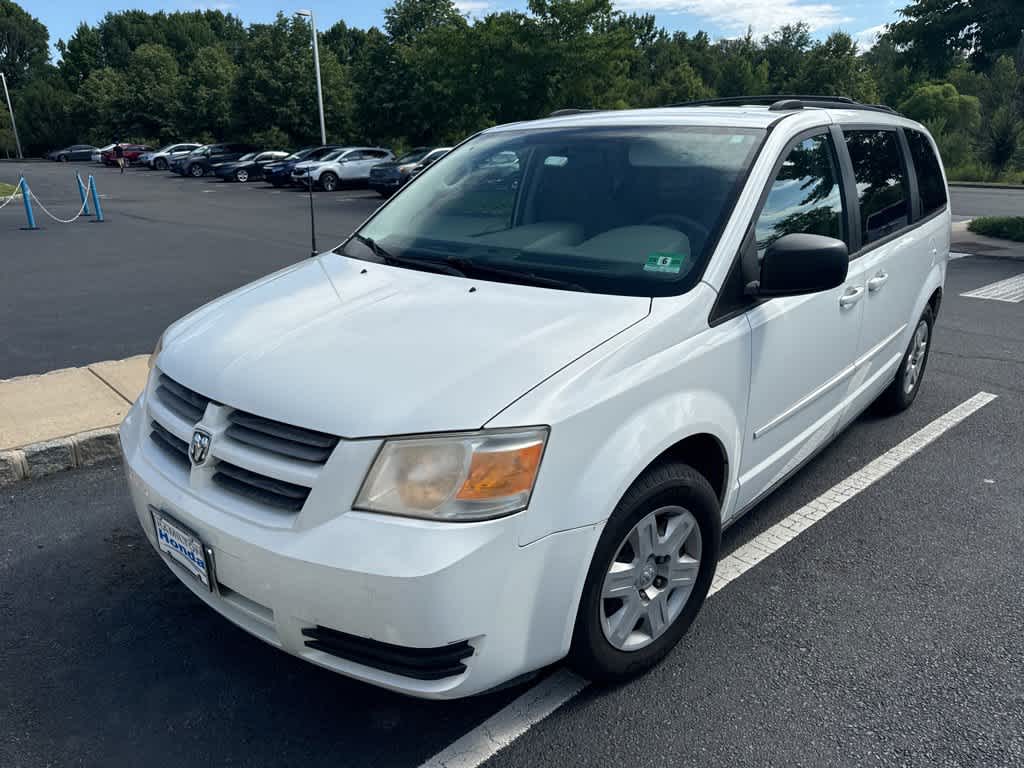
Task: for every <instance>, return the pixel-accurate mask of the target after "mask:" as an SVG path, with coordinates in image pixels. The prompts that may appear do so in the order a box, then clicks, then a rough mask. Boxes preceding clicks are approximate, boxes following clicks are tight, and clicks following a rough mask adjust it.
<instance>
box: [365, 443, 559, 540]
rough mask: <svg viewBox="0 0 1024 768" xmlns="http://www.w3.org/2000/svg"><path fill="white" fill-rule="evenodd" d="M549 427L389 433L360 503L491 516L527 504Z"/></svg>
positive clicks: (440, 516)
mask: <svg viewBox="0 0 1024 768" xmlns="http://www.w3.org/2000/svg"><path fill="white" fill-rule="evenodd" d="M547 437H548V430H547V427H540V428H531V429H516V430H501V431H499V430H486V431H482V432H472V433H463V434H453V435H441V436H438V437H418V438H408V439H396V440H388V441H386V442H385V443H384V445H383V447H382V448H381V450H380V453H379V454H377V459H376V461H374V463H373V466H372V467H371V468H370V472H369V474H367V476H366V480H365V481H364V482H363V487H362V489H361V490H360V491H359V497H358V498H357V499H356V503H355V508H356V509H361V510H365V511H367V512H383V513H386V514H390V515H404V516H407V517H424V518H428V519H432V520H453V521H468V520H487V519H490V518H493V517H501V516H503V515H510V514H512V513H513V512H519V511H521V510H523V509H526V505H527V504H529V502H530V494H531V493H532V492H533V485H534V483H535V482H536V480H537V470H538V469H539V468H540V460H541V456H542V455H543V454H544V444H545V443H546V442H547Z"/></svg>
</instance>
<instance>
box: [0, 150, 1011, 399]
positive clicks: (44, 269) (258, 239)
mask: <svg viewBox="0 0 1024 768" xmlns="http://www.w3.org/2000/svg"><path fill="white" fill-rule="evenodd" d="M22 170H24V173H25V176H26V178H28V180H29V182H30V184H31V185H32V189H33V191H34V192H35V194H36V195H37V196H38V197H39V199H40V200H42V201H43V203H44V204H45V205H46V206H47V207H48V208H50V210H51V211H52V212H53V213H54V214H55V215H57V216H59V217H60V218H70V217H71V216H72V215H74V213H75V212H76V211H77V210H78V208H79V205H80V203H79V198H78V193H77V187H76V186H75V180H74V172H75V170H78V171H80V172H82V173H83V174H87V173H94V174H95V177H96V182H97V186H98V189H99V192H100V193H101V194H102V195H104V196H105V197H104V198H103V200H102V203H103V207H104V213H105V215H106V218H107V222H106V223H104V224H92V223H90V222H89V220H88V219H80V220H79V221H77V222H75V223H74V224H57V223H54V222H53V221H51V220H49V219H47V218H46V216H45V215H44V214H43V213H42V212H39V211H37V214H36V215H37V218H38V220H39V224H40V225H41V226H42V227H43V229H42V230H40V231H37V232H24V231H21V229H19V228H20V227H22V226H24V223H25V215H24V212H23V210H22V208H21V205H20V203H16V204H14V205H8V206H7V207H6V208H4V209H2V210H0V379H3V378H10V377H12V376H21V375H25V374H31V373H44V372H46V371H51V370H54V369H57V368H64V367H68V366H77V365H85V364H89V363H94V362H97V361H99V360H113V359H121V358H124V357H128V356H131V355H138V354H144V353H148V352H150V351H151V350H152V349H153V345H154V343H155V342H156V339H157V337H158V336H159V335H160V333H161V332H162V331H163V329H164V328H166V327H167V326H168V325H169V324H170V323H171V322H173V321H174V320H176V319H177V318H179V317H181V316H182V315H184V314H186V313H187V312H189V311H191V310H192V309H195V308H196V307H198V306H200V305H202V304H204V303H205V302H207V301H209V300H210V299H212V298H214V297H216V296H219V295H221V294H223V293H225V292H227V291H229V290H232V289H234V288H237V287H239V286H241V285H244V284H245V283H248V282H250V281H252V280H254V279H256V278H258V277H261V276H263V275H265V274H267V273H269V272H272V271H274V270H275V269H279V268H281V267H284V266H287V265H288V264H292V263H294V262H295V261H298V260H299V259H302V258H304V257H305V256H307V255H308V254H309V252H310V224H309V203H308V198H307V195H306V194H305V192H304V191H302V190H300V189H296V188H285V189H281V190H275V189H273V188H271V187H270V186H269V185H267V184H264V183H263V182H251V183H249V184H234V183H225V182H221V181H219V180H211V179H200V180H196V179H187V178H184V177H181V176H176V175H174V174H171V173H166V172H155V171H147V170H143V169H137V168H132V169H129V170H128V171H127V172H126V173H125V174H124V175H123V176H122V175H120V174H119V173H118V172H117V169H114V168H104V167H102V166H96V165H92V164H84V163H71V164H59V163H41V162H37V163H28V164H25V165H24V166H20V165H18V164H17V163H12V162H0V181H8V182H10V183H14V182H16V181H17V178H18V174H19V172H21V171H22ZM380 202H381V199H380V197H379V196H377V195H376V194H375V193H373V192H370V191H368V190H366V189H346V190H342V191H339V192H335V193H330V194H328V193H325V192H319V193H316V194H315V195H314V205H315V215H316V229H317V243H318V246H319V247H320V249H322V250H326V249H327V248H330V247H333V246H334V245H336V244H337V243H338V242H340V241H341V240H342V239H343V238H345V237H346V236H348V235H349V234H350V233H351V232H352V230H353V229H355V228H356V227H357V226H358V225H359V224H360V223H361V222H362V221H363V220H364V219H365V218H366V217H367V216H369V215H370V213H372V212H373V211H374V210H375V209H376V208H377V206H378V205H380ZM952 202H953V213H954V215H955V217H958V218H969V217H973V216H980V215H987V214H992V215H994V214H1001V213H1014V212H1016V213H1020V212H1022V211H1024V190H1006V189H992V188H986V189H978V188H970V187H955V188H953V189H952Z"/></svg>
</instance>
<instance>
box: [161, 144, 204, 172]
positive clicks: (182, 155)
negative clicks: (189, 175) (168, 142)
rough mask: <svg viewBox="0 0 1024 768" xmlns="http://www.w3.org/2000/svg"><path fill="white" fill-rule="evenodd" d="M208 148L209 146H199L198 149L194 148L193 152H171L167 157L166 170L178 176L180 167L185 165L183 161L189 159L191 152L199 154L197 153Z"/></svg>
mask: <svg viewBox="0 0 1024 768" xmlns="http://www.w3.org/2000/svg"><path fill="white" fill-rule="evenodd" d="M208 146H210V145H209V144H200V145H199V146H198V147H196V148H195V149H193V150H188V149H185V150H182V151H180V152H172V153H170V154H169V155H168V156H167V170H169V171H171V172H172V173H178V174H180V173H181V172H182V166H183V165H184V164H185V161H186V160H188V158H189V157H191V155H192V153H193V152H199V151H201V150H203V149H205V148H206V147H208Z"/></svg>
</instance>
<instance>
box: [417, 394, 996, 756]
mask: <svg viewBox="0 0 1024 768" xmlns="http://www.w3.org/2000/svg"><path fill="white" fill-rule="evenodd" d="M995 399H996V395H993V394H989V393H988V392H979V393H978V394H976V395H974V396H973V397H971V398H970V399H968V400H965V401H964V402H963V403H961V404H960V405H958V406H956V407H955V408H953V409H952V410H951V411H948V412H947V413H945V414H944V415H942V416H940V417H938V418H937V419H935V420H934V421H932V422H931V423H929V424H927V425H926V426H924V427H922V428H921V429H919V430H918V431H917V432H915V433H914V434H912V435H911V436H910V437H908V438H906V439H905V440H903V441H902V442H901V443H899V444H898V445H896V446H894V447H893V448H890V449H889V450H888V451H886V452H885V453H883V454H882V455H881V456H879V457H878V458H877V459H875V460H874V461H871V462H869V463H868V464H867V465H866V466H864V467H862V468H861V469H859V470H858V471H856V472H854V473H853V474H852V475H850V476H849V477H847V478H846V479H845V480H842V481H841V482H839V483H837V484H836V485H834V486H832V487H831V488H830V489H828V490H827V491H825V492H824V493H823V494H821V495H820V496H818V497H817V498H816V499H814V500H813V501H811V502H809V503H808V504H805V505H804V506H802V507H801V508H800V509H798V510H796V511H795V512H793V513H792V514H790V515H788V516H787V517H785V518H783V519H782V520H780V521H779V522H778V523H776V524H775V525H773V526H772V527H771V528H768V529H767V530H766V531H764V532H762V533H760V534H758V535H757V536H755V537H754V538H753V539H751V540H750V541H748V542H747V543H746V544H743V545H742V546H740V547H738V548H737V549H736V550H734V551H733V552H732V553H731V554H729V555H727V556H726V557H724V558H723V559H722V560H721V561H719V563H718V569H717V571H716V573H715V579H714V581H713V582H712V584H711V589H710V590H709V591H708V597H709V598H710V597H711V596H712V595H714V594H715V593H717V592H719V591H720V590H722V589H724V588H725V587H726V586H727V585H728V584H729V583H730V582H732V581H734V580H735V579H737V578H739V577H740V576H742V575H743V574H744V573H746V572H747V571H749V570H750V569H751V568H753V567H754V566H755V565H757V564H758V563H760V562H761V561H762V560H764V559H766V558H767V557H769V556H771V555H772V554H774V553H775V552H777V551H778V550H780V549H781V548H782V547H784V546H786V544H788V543H789V542H791V541H793V539H795V538H796V537H797V536H799V535H800V534H801V533H803V532H804V531H805V530H807V529H808V528H810V527H811V526H813V525H814V524H815V523H817V522H819V521H821V520H822V519H824V518H825V517H826V516H827V515H828V514H829V513H831V512H833V511H834V510H836V509H838V508H839V507H841V506H842V505H843V504H845V503H846V502H847V501H849V500H850V499H852V498H854V497H856V496H857V494H859V493H860V492H861V491H864V490H866V489H867V488H870V487H871V486H872V485H874V484H875V483H876V482H878V481H879V480H881V479H882V478H883V477H885V476H886V475H888V474H889V473H890V472H892V471H893V470H894V469H896V468H897V467H898V466H900V465H901V464H902V463H903V462H905V461H906V460H907V459H909V458H911V457H912V456H914V455H915V454H917V453H918V452H920V451H921V450H923V449H924V448H926V447H928V446H929V445H931V444H932V443H933V442H934V441H935V440H937V439H938V438H939V437H941V436H942V435H943V434H945V433H946V432H948V431H949V430H950V429H952V428H953V427H955V426H956V425H957V424H959V423H961V422H962V421H964V419H966V418H967V417H969V416H970V415H971V414H973V413H974V412H975V411H978V410H979V409H981V408H983V407H984V406H986V405H988V404H989V403H990V402H992V401H993V400H995ZM588 685H590V681H589V680H585V679H584V678H581V677H579V676H578V675H575V674H573V673H572V672H569V671H568V670H567V669H565V668H561V669H559V670H558V671H557V672H555V673H554V674H553V675H551V676H550V677H548V678H546V679H544V680H543V681H541V682H540V683H538V684H537V685H535V686H533V687H532V688H530V689H529V690H527V691H525V692H524V693H522V694H521V695H520V696H518V697H517V698H516V699H514V700H513V701H512V702H511V703H509V704H507V705H505V707H503V708H502V709H500V710H499V711H498V712H496V713H495V714H493V715H491V716H490V717H489V718H487V719H486V720H485V721H484V722H482V723H481V724H480V725H478V726H477V727H476V728H474V729H473V730H471V731H469V732H467V733H466V734H465V735H463V736H462V737H460V738H459V739H457V740H456V741H454V742H452V743H451V744H450V745H448V746H447V747H446V748H445V749H443V750H441V751H440V752H438V753H437V754H436V755H434V756H433V757H432V758H430V759H429V760H427V761H426V762H425V763H423V764H422V765H421V766H420V768H476V766H479V765H480V764H482V763H483V762H484V761H486V760H488V759H489V758H491V757H493V756H494V755H495V754H497V753H498V752H499V751H500V750H502V749H504V748H505V747H507V746H509V745H510V744H512V743H513V742H514V741H515V740H516V739H518V738H519V737H520V736H522V735H523V734H524V733H526V732H527V731H528V730H529V729H530V728H532V727H533V726H534V725H536V724H537V723H539V722H540V721H541V720H543V719H544V718H546V717H548V716H549V715H551V714H552V713H553V712H555V711H556V710H557V709H558V708H559V707H561V706H562V705H563V704H566V703H567V702H569V701H571V700H572V699H573V698H575V697H576V696H577V695H578V694H579V693H580V692H581V691H583V690H585V689H586V688H587V686H588Z"/></svg>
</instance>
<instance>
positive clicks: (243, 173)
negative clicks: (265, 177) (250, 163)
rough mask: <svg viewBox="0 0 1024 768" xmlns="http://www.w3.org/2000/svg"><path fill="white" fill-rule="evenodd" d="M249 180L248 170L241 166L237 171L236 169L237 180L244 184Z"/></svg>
mask: <svg viewBox="0 0 1024 768" xmlns="http://www.w3.org/2000/svg"><path fill="white" fill-rule="evenodd" d="M248 180H249V172H248V171H247V170H245V169H244V168H239V169H238V170H237V171H235V181H239V182H241V183H242V184H245V182H247V181H248Z"/></svg>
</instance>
